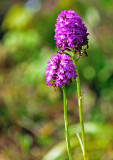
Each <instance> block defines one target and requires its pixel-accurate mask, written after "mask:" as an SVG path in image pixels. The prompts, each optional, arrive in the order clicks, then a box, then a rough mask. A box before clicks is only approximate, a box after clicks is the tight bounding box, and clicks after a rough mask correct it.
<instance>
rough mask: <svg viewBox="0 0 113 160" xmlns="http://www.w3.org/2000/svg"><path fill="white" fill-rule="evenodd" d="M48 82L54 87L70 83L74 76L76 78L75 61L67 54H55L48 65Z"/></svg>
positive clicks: (46, 73)
mask: <svg viewBox="0 0 113 160" xmlns="http://www.w3.org/2000/svg"><path fill="white" fill-rule="evenodd" d="M45 75H46V84H47V85H48V86H49V88H50V86H54V87H61V86H62V85H66V84H69V82H71V81H72V78H74V79H75V78H76V77H77V74H76V69H75V66H74V65H73V61H72V60H70V57H69V56H68V55H66V54H63V55H61V54H60V53H58V54H55V55H54V56H52V57H51V59H50V60H49V62H48V64H47V67H46V72H45Z"/></svg>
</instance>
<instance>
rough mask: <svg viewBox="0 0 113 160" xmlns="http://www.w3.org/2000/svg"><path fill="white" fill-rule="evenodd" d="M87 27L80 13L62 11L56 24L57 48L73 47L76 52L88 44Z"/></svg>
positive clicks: (55, 37)
mask: <svg viewBox="0 0 113 160" xmlns="http://www.w3.org/2000/svg"><path fill="white" fill-rule="evenodd" d="M88 35H89V33H87V28H86V26H85V24H84V23H83V22H82V20H81V18H80V17H79V16H78V14H77V13H76V14H75V12H74V11H72V10H68V11H66V10H65V11H62V12H61V13H60V14H59V15H58V17H57V21H56V24H55V36H54V39H55V40H56V45H57V48H59V49H60V50H63V51H64V50H66V49H71V50H74V51H75V53H76V52H79V51H80V50H81V49H82V46H84V45H86V46H88V38H87V37H88Z"/></svg>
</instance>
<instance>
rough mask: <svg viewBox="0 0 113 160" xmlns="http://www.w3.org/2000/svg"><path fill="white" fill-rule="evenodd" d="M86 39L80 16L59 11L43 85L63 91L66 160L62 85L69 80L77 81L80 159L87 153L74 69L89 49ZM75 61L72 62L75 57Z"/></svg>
mask: <svg viewBox="0 0 113 160" xmlns="http://www.w3.org/2000/svg"><path fill="white" fill-rule="evenodd" d="M88 35H89V33H87V28H86V26H85V24H84V23H83V21H82V19H81V18H80V16H78V14H77V13H75V12H74V11H73V10H68V11H66V10H65V11H62V12H61V13H60V14H59V15H58V17H57V20H56V24H55V36H54V40H55V41H56V46H57V48H58V52H57V53H55V54H54V55H53V56H52V57H51V58H50V60H49V62H48V64H47V67H46V72H45V75H46V84H47V85H48V86H49V88H50V87H51V86H53V87H62V90H63V99H64V120H65V131H66V142H67V151H68V156H69V160H72V156H71V149H70V140H69V131H68V123H67V104H66V89H65V85H67V84H69V83H71V82H72V79H76V83H77V92H78V102H79V104H78V105H79V116H80V124H81V134H82V143H83V147H82V148H83V157H84V160H87V156H86V149H85V133H84V125H83V115H82V100H81V99H82V98H81V89H80V79H79V73H78V70H77V67H76V60H78V59H79V58H80V57H81V55H83V54H85V55H86V56H87V53H86V49H87V48H88ZM83 48H84V49H83ZM76 55H78V56H77V59H76V60H75V56H76Z"/></svg>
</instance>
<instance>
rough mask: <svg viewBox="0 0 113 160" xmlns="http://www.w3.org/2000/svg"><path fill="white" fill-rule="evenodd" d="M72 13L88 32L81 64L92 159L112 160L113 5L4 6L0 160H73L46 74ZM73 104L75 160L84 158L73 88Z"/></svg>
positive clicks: (52, 2)
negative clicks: (62, 23) (61, 21)
mask: <svg viewBox="0 0 113 160" xmlns="http://www.w3.org/2000/svg"><path fill="white" fill-rule="evenodd" d="M67 9H73V10H75V12H77V13H78V14H79V15H80V16H81V18H82V19H83V21H84V23H85V24H86V26H87V27H88V32H89V33H90V35H89V49H88V51H87V53H88V57H86V56H85V55H84V56H82V57H81V58H80V59H79V61H78V67H79V71H80V77H81V87H82V97H83V113H84V120H85V126H86V127H85V130H86V133H87V134H86V135H87V136H86V137H87V150H88V154H89V157H90V159H91V160H93V159H94V160H100V159H101V160H106V159H107V160H112V159H113V152H112V150H113V138H112V136H113V128H112V125H113V1H112V0H100V1H98V0H95V1H93V0H86V1H85V0H71V1H70V0H65V1H64V0H48V1H47V0H23V1H22V0H8V1H5V0H4V1H3V0H1V1H0V160H36V159H38V160H40V159H42V160H48V159H50V160H67V153H66V147H65V137H64V121H63V103H62V91H61V89H57V91H56V95H55V90H54V88H51V89H49V88H48V87H47V86H46V82H45V75H44V72H45V67H46V64H47V61H48V60H49V58H50V57H51V55H52V54H54V53H55V52H57V48H56V46H55V41H54V28H55V22H56V18H57V15H58V14H59V13H60V12H61V11H62V10H67ZM67 97H68V119H69V124H70V132H71V133H70V134H71V141H72V151H73V157H74V158H75V159H81V157H82V155H81V149H80V146H79V143H78V140H77V138H76V133H75V129H74V127H77V126H75V125H74V126H73V124H75V123H79V115H78V107H77V93H76V83H75V81H73V84H71V86H67ZM88 122H90V124H89V123H88ZM73 130H74V131H73ZM49 150H50V152H49ZM48 152H49V153H48Z"/></svg>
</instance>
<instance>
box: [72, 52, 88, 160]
mask: <svg viewBox="0 0 113 160" xmlns="http://www.w3.org/2000/svg"><path fill="white" fill-rule="evenodd" d="M73 64H74V66H75V68H76V71H77V78H76V83H77V93H78V105H79V117H80V125H81V134H82V143H83V157H84V160H87V156H86V138H85V131H84V123H83V113H82V97H81V87H80V77H79V71H78V69H77V65H76V62H75V56H74V55H73Z"/></svg>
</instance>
